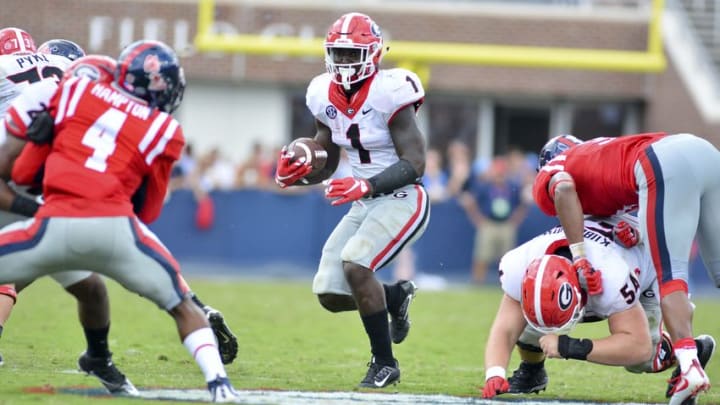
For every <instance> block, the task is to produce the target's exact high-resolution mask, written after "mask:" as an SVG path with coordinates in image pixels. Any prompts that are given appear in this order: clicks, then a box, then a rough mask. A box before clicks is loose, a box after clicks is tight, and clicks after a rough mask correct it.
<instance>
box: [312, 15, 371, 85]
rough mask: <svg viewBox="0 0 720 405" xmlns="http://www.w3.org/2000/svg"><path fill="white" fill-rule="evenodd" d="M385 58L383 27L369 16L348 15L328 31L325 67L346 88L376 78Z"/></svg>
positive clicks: (333, 79) (334, 80) (334, 79)
mask: <svg viewBox="0 0 720 405" xmlns="http://www.w3.org/2000/svg"><path fill="white" fill-rule="evenodd" d="M382 56H383V39H382V32H381V31H380V27H379V26H378V25H377V24H375V22H374V21H373V20H372V19H370V17H368V16H367V15H365V14H360V13H348V14H345V15H343V16H342V17H340V18H339V19H338V20H337V21H335V23H333V25H332V26H331V27H330V29H329V30H328V34H327V37H326V38H325V67H326V68H327V71H328V73H330V77H332V81H333V82H335V83H338V84H342V85H343V86H344V87H345V88H346V89H349V88H350V85H351V84H353V83H357V82H359V81H361V80H364V79H367V78H368V77H370V76H372V75H374V74H375V72H377V70H378V68H379V65H380V60H381V59H382Z"/></svg>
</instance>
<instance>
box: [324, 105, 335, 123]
mask: <svg viewBox="0 0 720 405" xmlns="http://www.w3.org/2000/svg"><path fill="white" fill-rule="evenodd" d="M325 115H327V116H328V118H330V119H331V120H334V119H335V117H337V110H336V109H335V106H333V105H329V106H327V107H326V108H325Z"/></svg>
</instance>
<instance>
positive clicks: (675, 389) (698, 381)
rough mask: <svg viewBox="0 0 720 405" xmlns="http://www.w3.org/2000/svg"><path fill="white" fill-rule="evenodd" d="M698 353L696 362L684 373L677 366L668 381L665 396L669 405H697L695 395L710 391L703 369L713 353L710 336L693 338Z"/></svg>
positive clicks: (713, 343) (713, 346)
mask: <svg viewBox="0 0 720 405" xmlns="http://www.w3.org/2000/svg"><path fill="white" fill-rule="evenodd" d="M695 345H696V346H697V351H698V360H699V362H698V361H696V360H693V364H692V365H691V366H690V369H688V370H687V371H686V372H684V373H681V372H680V366H679V365H678V366H677V367H675V370H673V373H672V376H671V377H670V380H668V387H667V391H666V392H665V396H666V397H667V398H670V404H671V405H694V404H695V403H697V394H699V393H700V392H704V391H707V390H708V389H710V380H709V379H708V377H707V375H706V374H705V371H704V368H705V366H706V365H707V364H708V362H709V361H710V359H711V358H712V356H713V354H714V353H715V339H713V337H712V336H710V335H700V336H698V337H697V338H695Z"/></svg>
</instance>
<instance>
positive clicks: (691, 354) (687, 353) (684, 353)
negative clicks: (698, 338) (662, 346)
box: [675, 339, 698, 372]
mask: <svg viewBox="0 0 720 405" xmlns="http://www.w3.org/2000/svg"><path fill="white" fill-rule="evenodd" d="M687 340H689V339H687ZM694 343H695V342H693V344H694ZM675 358H677V361H678V364H679V365H680V370H682V371H683V372H685V371H687V370H688V369H689V368H690V366H691V365H692V362H693V360H694V359H697V358H698V357H697V348H696V347H692V346H680V347H675Z"/></svg>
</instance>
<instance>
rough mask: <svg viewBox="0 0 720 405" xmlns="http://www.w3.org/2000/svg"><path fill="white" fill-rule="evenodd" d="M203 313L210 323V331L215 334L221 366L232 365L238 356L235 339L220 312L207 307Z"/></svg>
mask: <svg viewBox="0 0 720 405" xmlns="http://www.w3.org/2000/svg"><path fill="white" fill-rule="evenodd" d="M203 311H204V312H205V316H207V319H208V322H209V323H210V328H212V331H213V333H214V334H215V339H216V340H217V343H218V351H219V352H220V359H221V360H222V362H223V364H230V363H232V362H233V361H234V360H235V358H236V357H237V354H238V342H237V337H235V335H234V334H233V333H232V331H231V330H230V328H229V327H228V326H227V324H226V323H225V318H224V317H223V314H222V313H221V312H220V311H218V310H217V309H214V308H212V307H210V306H207V305H206V306H205V307H204V308H203Z"/></svg>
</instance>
